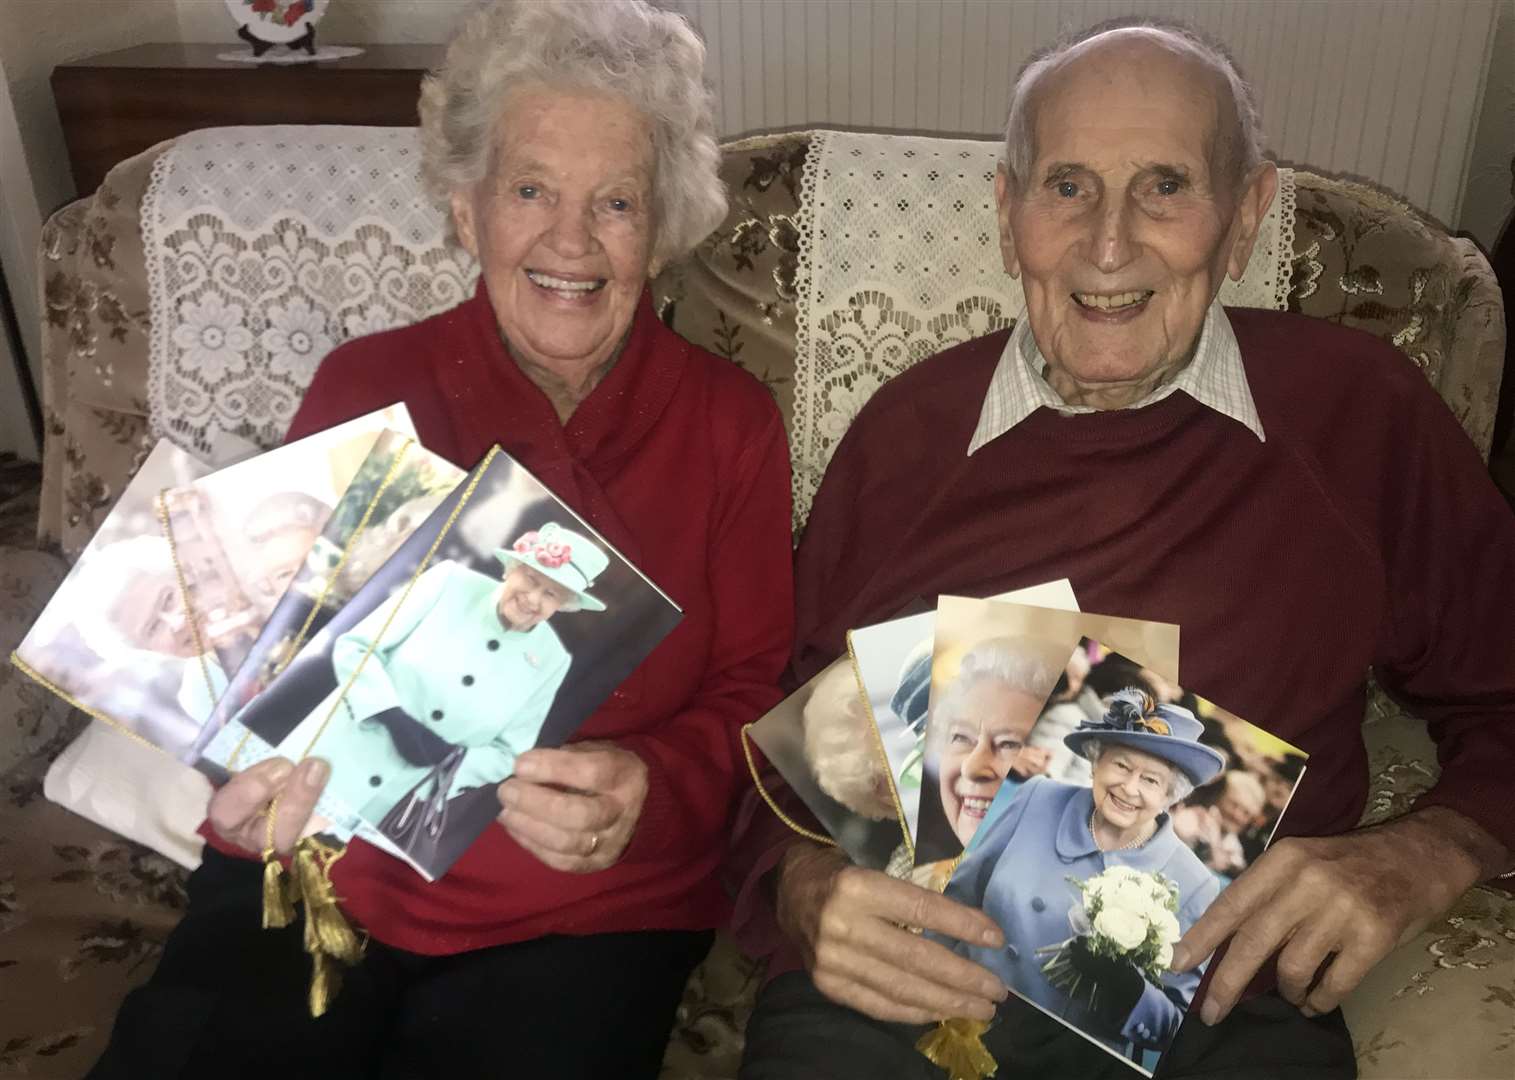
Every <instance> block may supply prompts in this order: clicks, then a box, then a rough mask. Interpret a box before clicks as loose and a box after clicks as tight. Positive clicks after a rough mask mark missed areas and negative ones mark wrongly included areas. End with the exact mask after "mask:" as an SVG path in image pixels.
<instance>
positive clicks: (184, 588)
mask: <svg viewBox="0 0 1515 1080" xmlns="http://www.w3.org/2000/svg"><path fill="white" fill-rule="evenodd" d="M155 505H156V506H157V509H158V524H159V525H161V526H162V527H163V537H164V539H166V540H167V541H168V556H169V558H170V559H172V560H173V564H174V580H176V581H177V582H178V583H179V602H180V603H181V604H183V605H184V617H185V618H186V619H188V620H189V631H190V633H191V634H192V635H193V636H194V639H195V652H196V654H197V659H198V660H199V661H200V674H201V675H203V676H204V677H205V694H206V700H207V701H209V702H210V703H211V705H212V707H214V706H215V703H216V684H215V683H214V682H212V681H211V677H210V665H209V664H207V663H206V662H205V641H204V639H203V638H202V637H201V636H200V619H199V618H198V616H196V615H195V606H194V604H192V603H191V602H190V598H189V582H188V581H187V580H186V579H185V577H184V567H183V565H181V564H180V562H179V545H178V544H176V543H174V527H173V524H172V523H171V522H170V521H169V516H168V488H164V489H163V490H162V491H160V492H158V498H157V499H156V500H155Z"/></svg>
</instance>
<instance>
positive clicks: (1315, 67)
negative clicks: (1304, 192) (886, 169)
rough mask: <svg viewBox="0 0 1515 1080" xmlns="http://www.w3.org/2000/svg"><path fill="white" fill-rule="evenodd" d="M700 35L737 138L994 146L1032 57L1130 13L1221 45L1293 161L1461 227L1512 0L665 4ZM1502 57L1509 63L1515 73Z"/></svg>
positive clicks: (715, 0)
mask: <svg viewBox="0 0 1515 1080" xmlns="http://www.w3.org/2000/svg"><path fill="white" fill-rule="evenodd" d="M667 6H669V7H672V8H675V9H677V10H681V11H684V12H685V13H687V14H688V15H689V16H690V18H691V20H692V21H693V22H695V23H696V25H698V26H700V27H701V29H702V31H703V32H704V35H705V37H706V40H707V42H708V43H709V48H710V66H711V73H712V77H713V79H714V81H715V85H716V87H717V90H718V93H719V97H720V108H721V115H720V126H721V130H722V131H723V132H725V133H728V134H734V133H739V132H747V131H760V130H765V129H770V128H775V127H785V126H794V125H823V124H838V125H850V126H859V127H874V128H901V129H924V130H930V131H942V132H962V133H969V134H991V133H995V132H997V131H998V130H999V129H1000V128H1001V126H1002V125H1003V123H1004V114H1005V103H1006V98H1007V96H1008V91H1009V86H1010V81H1011V79H1012V78H1013V77H1014V74H1015V70H1016V68H1017V67H1018V66H1019V64H1020V62H1021V60H1022V59H1023V58H1024V57H1025V56H1026V54H1027V53H1029V52H1030V51H1031V50H1032V49H1034V48H1037V47H1040V46H1042V45H1045V44H1047V43H1049V42H1050V41H1052V40H1054V39H1055V38H1056V36H1057V35H1058V34H1059V33H1061V32H1063V31H1067V30H1070V29H1078V28H1081V27H1084V26H1088V25H1092V24H1093V23H1095V22H1098V21H1100V20H1102V19H1106V18H1113V17H1115V16H1117V15H1125V14H1132V13H1141V14H1161V15H1168V16H1176V17H1178V18H1181V19H1184V20H1186V21H1188V22H1190V23H1192V24H1194V25H1196V26H1198V27H1200V28H1201V29H1204V30H1207V31H1209V32H1211V33H1213V34H1215V35H1217V36H1218V37H1220V38H1221V40H1223V41H1225V42H1226V43H1227V44H1228V45H1229V46H1230V48H1231V50H1232V52H1233V53H1234V54H1235V55H1236V58H1237V61H1238V63H1239V64H1240V65H1241V67H1242V70H1243V71H1244V72H1245V73H1246V74H1247V76H1248V77H1249V78H1250V79H1251V80H1252V81H1253V83H1254V85H1255V86H1256V87H1257V88H1258V91H1259V93H1260V95H1261V97H1262V107H1263V125H1264V130H1265V132H1266V134H1267V136H1268V143H1269V146H1270V148H1271V149H1272V150H1274V151H1275V152H1276V153H1277V154H1278V156H1279V157H1280V158H1282V159H1284V160H1286V161H1292V162H1302V163H1307V164H1310V165H1313V166H1315V167H1317V168H1321V169H1325V170H1329V171H1332V172H1341V173H1350V174H1354V175H1359V176H1364V177H1367V178H1368V179H1371V180H1374V181H1377V182H1378V183H1380V184H1382V185H1384V186H1385V187H1388V188H1390V189H1391V190H1393V191H1396V192H1398V193H1400V194H1401V195H1403V196H1405V197H1406V198H1408V199H1409V200H1410V202H1412V203H1414V204H1415V205H1416V206H1419V207H1421V208H1422V209H1425V210H1428V211H1429V212H1430V213H1431V214H1432V215H1434V216H1435V217H1437V218H1438V219H1440V220H1441V221H1443V222H1447V223H1451V224H1454V225H1455V224H1456V222H1457V220H1458V213H1459V207H1460V203H1461V201H1462V195H1463V190H1464V187H1465V177H1466V170H1467V159H1468V151H1469V148H1470V146H1471V140H1472V134H1473V128H1474V125H1475V122H1476V120H1477V116H1478V106H1479V101H1480V98H1481V90H1482V86H1483V83H1484V80H1485V76H1486V73H1487V71H1488V66H1489V55H1490V52H1489V50H1490V44H1491V39H1492V37H1493V29H1494V24H1495V17H1496V15H1497V13H1498V10H1499V7H1500V6H1501V5H1500V4H1499V0H1356V2H1346V0H1337V2H1334V3H1325V2H1323V0H1226V2H1219V0H1036V2H1027V0H832V2H829V3H815V2H811V0H765V2H761V3H753V2H739V3H732V2H729V0H668V4H667ZM1512 55H1515V54H1511V53H1506V54H1505V56H1504V58H1503V59H1504V61H1505V65H1506V67H1508V66H1510V57H1511V56H1512Z"/></svg>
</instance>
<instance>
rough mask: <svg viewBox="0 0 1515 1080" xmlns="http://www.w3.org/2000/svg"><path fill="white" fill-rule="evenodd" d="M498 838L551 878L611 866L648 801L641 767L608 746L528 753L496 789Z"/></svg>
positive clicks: (580, 745) (630, 756) (581, 745)
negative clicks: (501, 832)
mask: <svg viewBox="0 0 1515 1080" xmlns="http://www.w3.org/2000/svg"><path fill="white" fill-rule="evenodd" d="M499 797H500V804H501V805H502V806H503V807H504V809H503V810H502V811H501V812H500V816H499V818H498V820H499V822H500V825H501V826H503V827H504V829H505V831H506V832H508V833H509V834H510V835H511V836H513V837H514V838H515V841H516V843H518V844H520V845H521V846H522V847H523V848H525V849H526V850H527V851H529V852H531V853H532V854H533V855H535V856H536V857H537V858H538V859H541V860H542V862H544V863H546V864H547V865H548V866H550V867H552V868H553V869H555V870H565V871H567V872H569V873H571V874H588V873H591V872H593V871H595V870H604V869H605V868H606V867H608V866H613V865H615V863H616V861H617V860H619V859H620V857H621V855H622V854H623V853H624V852H625V850H626V845H627V844H629V843H631V834H632V833H633V832H635V831H636V827H637V819H639V818H640V817H641V816H642V804H643V803H644V802H646V800H647V765H646V764H645V763H644V762H643V761H642V759H641V758H639V757H637V756H636V755H635V754H633V753H632V752H631V751H630V750H622V749H621V748H620V747H618V746H616V745H614V744H613V743H608V742H581V743H573V744H571V745H569V746H566V747H564V748H563V749H561V750H528V751H526V753H524V754H522V755H521V756H520V757H519V758H517V759H516V769H515V774H514V775H513V776H511V778H510V779H509V780H506V781H505V782H504V783H503V784H501V785H500V788H499Z"/></svg>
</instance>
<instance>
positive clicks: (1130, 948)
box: [1037, 866, 1181, 1011]
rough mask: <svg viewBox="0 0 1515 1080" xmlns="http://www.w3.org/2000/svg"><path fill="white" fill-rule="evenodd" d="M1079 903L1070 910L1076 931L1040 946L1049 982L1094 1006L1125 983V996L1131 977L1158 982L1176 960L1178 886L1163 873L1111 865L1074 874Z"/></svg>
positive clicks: (1072, 997) (1098, 1004) (1094, 1009)
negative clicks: (1079, 876) (1080, 876)
mask: <svg viewBox="0 0 1515 1080" xmlns="http://www.w3.org/2000/svg"><path fill="white" fill-rule="evenodd" d="M1068 882H1069V884H1070V885H1072V886H1073V888H1074V889H1075V890H1076V891H1077V892H1078V895H1079V902H1078V903H1076V904H1074V905H1073V907H1072V908H1071V909H1070V910H1069V912H1068V922H1069V925H1070V926H1071V927H1072V929H1073V934H1072V935H1071V936H1070V937H1069V938H1067V939H1066V940H1065V941H1062V942H1059V943H1058V944H1056V945H1049V946H1046V947H1044V948H1041V949H1038V950H1037V954H1038V955H1045V956H1047V957H1048V959H1047V962H1046V963H1045V964H1043V965H1042V971H1043V973H1044V974H1045V975H1046V976H1047V981H1048V982H1050V983H1051V984H1052V985H1053V986H1055V987H1057V988H1058V989H1060V990H1062V991H1063V992H1064V993H1065V994H1067V995H1068V998H1069V1000H1070V1001H1074V1002H1080V1003H1082V1004H1083V1005H1085V1006H1086V1007H1087V1008H1088V1009H1090V1010H1091V1011H1097V1010H1098V1009H1099V1007H1100V1000H1099V999H1100V996H1101V992H1102V991H1110V990H1113V989H1115V987H1113V986H1109V985H1107V984H1108V983H1111V982H1120V983H1122V984H1127V985H1123V986H1121V988H1120V989H1121V991H1122V993H1121V994H1120V996H1122V997H1126V996H1127V992H1128V991H1129V989H1130V987H1129V984H1130V983H1131V981H1132V979H1131V977H1132V976H1133V975H1136V976H1140V977H1141V978H1143V979H1145V980H1146V981H1147V982H1149V983H1152V984H1154V985H1156V984H1158V983H1159V982H1160V980H1161V978H1162V975H1163V972H1165V971H1167V970H1168V965H1169V964H1170V963H1172V961H1173V945H1174V943H1175V942H1177V941H1178V939H1179V937H1180V936H1181V932H1180V929H1179V925H1178V916H1177V914H1176V913H1177V911H1178V886H1177V884H1175V883H1174V882H1173V881H1171V880H1170V879H1169V878H1167V877H1166V876H1164V875H1163V874H1159V873H1152V872H1148V871H1143V870H1134V869H1132V868H1131V867H1129V866H1112V867H1110V868H1109V869H1108V870H1105V871H1103V872H1102V873H1099V874H1096V875H1094V876H1093V877H1091V878H1087V879H1086V880H1084V881H1079V880H1077V879H1076V878H1069V879H1068Z"/></svg>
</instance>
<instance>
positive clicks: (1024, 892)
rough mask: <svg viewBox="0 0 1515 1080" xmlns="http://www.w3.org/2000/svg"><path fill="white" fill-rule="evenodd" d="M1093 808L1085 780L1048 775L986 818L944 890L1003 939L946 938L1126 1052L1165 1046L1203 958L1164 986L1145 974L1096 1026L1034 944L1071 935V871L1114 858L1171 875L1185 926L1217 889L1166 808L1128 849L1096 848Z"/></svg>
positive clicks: (1096, 867)
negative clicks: (1135, 990) (1058, 984)
mask: <svg viewBox="0 0 1515 1080" xmlns="http://www.w3.org/2000/svg"><path fill="white" fill-rule="evenodd" d="M1093 812H1094V795H1093V792H1092V791H1091V789H1089V788H1087V787H1081V786H1077V785H1074V784H1064V783H1059V782H1058V781H1056V780H1048V779H1046V778H1045V777H1036V778H1035V779H1032V780H1029V781H1027V782H1026V783H1025V784H1024V785H1023V786H1022V787H1021V788H1020V790H1019V792H1018V793H1017V795H1016V797H1015V799H1014V801H1012V802H1011V803H1010V805H1009V806H1008V807H1007V808H1006V809H1005V811H1004V813H1002V814H1000V815H999V816H998V817H996V818H993V819H992V820H990V821H988V822H986V823H985V824H984V825H983V826H982V828H981V830H980V833H979V835H977V836H975V837H974V843H973V846H972V848H971V850H970V851H969V853H968V855H967V856H966V857H965V858H964V859H963V862H962V864H961V865H960V866H959V867H958V869H957V872H956V873H955V874H954V875H953V877H952V883H951V884H950V885H948V886H947V895H948V896H950V897H952V898H953V899H954V900H958V901H960V902H961V903H964V904H968V905H970V906H972V907H978V908H983V910H984V911H985V912H986V913H987V914H988V915H989V917H990V918H992V919H993V920H994V921H995V922H996V923H998V924H999V926H1000V928H1001V929H1002V930H1003V931H1004V932H1005V942H1006V946H1007V947H1006V948H1003V949H989V948H984V947H981V946H970V945H965V944H962V943H952V944H953V947H954V948H955V949H956V951H957V952H959V953H961V954H962V955H964V956H967V957H969V958H970V959H972V960H975V961H977V962H978V963H980V964H983V965H984V966H985V967H987V968H988V969H989V970H990V971H992V972H994V973H995V974H996V975H998V976H999V977H1000V978H1001V979H1002V980H1003V981H1004V983H1005V985H1006V986H1009V987H1010V988H1011V989H1013V990H1015V991H1016V992H1017V993H1019V994H1021V995H1022V996H1024V997H1026V998H1028V999H1030V1000H1031V1001H1032V1002H1034V1003H1035V1004H1037V1005H1040V1006H1041V1007H1042V1008H1043V1009H1046V1010H1047V1011H1048V1012H1050V1013H1051V1014H1052V1015H1053V1016H1057V1017H1060V1018H1062V1019H1064V1020H1067V1021H1068V1022H1069V1023H1071V1024H1073V1025H1075V1026H1076V1027H1078V1028H1079V1029H1080V1030H1082V1031H1084V1032H1086V1033H1087V1034H1089V1035H1090V1036H1092V1037H1094V1038H1096V1039H1098V1040H1099V1041H1100V1042H1103V1043H1104V1044H1105V1045H1107V1046H1109V1047H1110V1048H1111V1049H1113V1050H1115V1051H1117V1052H1118V1053H1121V1054H1123V1055H1129V1054H1130V1052H1131V1050H1132V1049H1133V1047H1134V1048H1140V1049H1144V1050H1159V1051H1161V1050H1165V1049H1167V1047H1168V1045H1169V1044H1170V1043H1171V1042H1172V1040H1173V1035H1174V1033H1175V1032H1177V1031H1178V1025H1179V1023H1180V1022H1181V1021H1182V1020H1183V1018H1184V1011H1185V1010H1187V1008H1188V1007H1189V1002H1190V1000H1192V999H1193V997H1194V991H1195V989H1196V988H1197V987H1198V986H1199V982H1200V977H1201V976H1202V975H1203V974H1204V966H1203V965H1201V966H1200V967H1198V968H1196V969H1194V970H1191V971H1187V972H1184V973H1183V974H1181V975H1178V974H1172V973H1169V974H1168V975H1165V976H1164V977H1163V981H1162V986H1161V987H1158V986H1154V985H1152V984H1151V983H1145V984H1144V985H1143V989H1142V995H1141V997H1140V998H1139V999H1137V1002H1136V1005H1135V1007H1134V1008H1133V1009H1132V1010H1131V1013H1130V1015H1129V1016H1127V1017H1126V1019H1125V1022H1124V1023H1123V1024H1122V1025H1121V1027H1120V1030H1119V1031H1114V1030H1110V1029H1108V1028H1101V1027H1099V1026H1098V1021H1097V1020H1096V1019H1095V1018H1094V1017H1093V1016H1092V1015H1091V1014H1090V1013H1089V1012H1088V1011H1087V1010H1086V1009H1084V1008H1083V1007H1082V1006H1081V1005H1079V1004H1075V1003H1074V1002H1072V1001H1070V1000H1069V998H1068V996H1067V995H1066V994H1064V993H1063V992H1062V991H1061V990H1058V989H1057V988H1055V987H1054V986H1053V985H1052V984H1051V983H1050V982H1048V981H1047V977H1046V976H1045V975H1043V974H1042V965H1043V964H1044V963H1046V962H1047V960H1048V959H1049V955H1048V954H1045V953H1044V954H1042V955H1037V950H1038V949H1042V948H1045V947H1048V946H1055V945H1058V944H1060V943H1061V942H1063V941H1065V940H1067V938H1068V937H1069V935H1070V934H1072V932H1073V931H1072V929H1071V928H1070V926H1069V924H1068V911H1069V909H1070V908H1071V907H1072V906H1073V904H1074V902H1075V900H1076V893H1075V892H1074V889H1073V887H1072V886H1071V885H1070V884H1069V883H1068V878H1070V877H1072V878H1076V879H1078V880H1080V881H1084V880H1087V879H1088V878H1091V877H1093V876H1094V875H1095V874H1099V873H1102V872H1103V871H1105V870H1106V869H1108V868H1109V867H1112V866H1129V867H1131V868H1133V869H1135V870H1144V871H1149V872H1159V873H1162V874H1165V875H1167V877H1169V878H1170V879H1172V880H1173V881H1174V882H1176V883H1177V885H1178V889H1179V907H1178V924H1179V927H1180V928H1181V929H1182V930H1184V931H1187V930H1188V929H1189V927H1190V926H1192V925H1193V924H1194V922H1195V921H1196V920H1197V919H1198V918H1199V917H1200V915H1202V914H1203V913H1204V911H1205V909H1206V908H1208V907H1209V906H1210V904H1211V903H1212V902H1213V901H1214V900H1215V898H1216V896H1217V895H1219V893H1220V886H1219V884H1218V883H1217V882H1216V880H1215V877H1214V875H1212V874H1211V873H1210V872H1209V871H1208V870H1207V869H1205V866H1204V864H1203V863H1201V862H1200V861H1199V859H1198V858H1197V857H1196V856H1195V855H1194V853H1193V852H1192V851H1190V850H1189V849H1188V848H1187V847H1185V846H1184V843H1183V842H1182V841H1181V840H1179V839H1178V837H1177V836H1176V835H1174V832H1173V826H1172V824H1171V822H1170V821H1169V819H1168V815H1167V814H1161V815H1159V816H1158V819H1157V822H1158V828H1157V831H1156V832H1155V833H1153V835H1152V838H1151V839H1150V840H1148V841H1147V842H1146V843H1145V844H1143V845H1142V846H1141V847H1139V848H1137V849H1135V850H1132V851H1108V852H1105V851H1100V850H1099V848H1098V846H1097V845H1096V844H1095V843H1094V836H1093V834H1092V833H1091V832H1090V831H1089V818H1090V816H1091V815H1092V814H1093Z"/></svg>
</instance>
